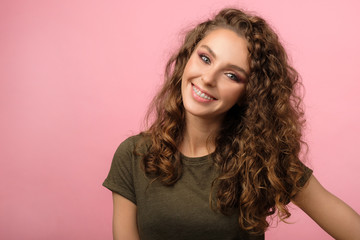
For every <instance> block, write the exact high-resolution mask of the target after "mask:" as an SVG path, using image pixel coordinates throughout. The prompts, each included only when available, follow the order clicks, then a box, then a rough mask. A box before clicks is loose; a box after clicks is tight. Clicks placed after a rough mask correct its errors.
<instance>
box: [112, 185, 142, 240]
mask: <svg viewBox="0 0 360 240" xmlns="http://www.w3.org/2000/svg"><path fill="white" fill-rule="evenodd" d="M112 196H113V205H114V207H113V208H114V213H113V239H114V240H140V237H139V233H138V230H137V224H136V205H135V204H134V203H133V202H131V201H129V200H128V199H126V198H124V197H122V196H121V195H119V194H117V193H114V192H113V194H112Z"/></svg>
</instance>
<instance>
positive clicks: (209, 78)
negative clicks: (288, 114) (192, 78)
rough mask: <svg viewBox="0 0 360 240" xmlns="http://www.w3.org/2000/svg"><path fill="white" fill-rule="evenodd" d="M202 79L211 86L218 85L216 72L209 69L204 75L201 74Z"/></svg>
mask: <svg viewBox="0 0 360 240" xmlns="http://www.w3.org/2000/svg"><path fill="white" fill-rule="evenodd" d="M201 80H202V81H203V82H204V84H206V85H209V86H215V85H216V72H215V71H212V70H209V71H207V72H205V73H204V74H203V75H202V76H201Z"/></svg>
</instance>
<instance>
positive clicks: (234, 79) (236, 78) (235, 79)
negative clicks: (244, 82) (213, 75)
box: [225, 73, 240, 82]
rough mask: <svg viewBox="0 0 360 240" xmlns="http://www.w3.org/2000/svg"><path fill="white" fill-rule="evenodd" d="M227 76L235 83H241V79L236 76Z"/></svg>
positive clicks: (230, 74) (229, 74)
mask: <svg viewBox="0 0 360 240" xmlns="http://www.w3.org/2000/svg"><path fill="white" fill-rule="evenodd" d="M225 75H226V76H227V77H228V78H230V79H231V80H233V81H236V82H240V79H239V78H238V77H237V76H236V75H235V74H232V73H226V74H225Z"/></svg>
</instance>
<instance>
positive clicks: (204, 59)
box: [200, 54, 211, 64]
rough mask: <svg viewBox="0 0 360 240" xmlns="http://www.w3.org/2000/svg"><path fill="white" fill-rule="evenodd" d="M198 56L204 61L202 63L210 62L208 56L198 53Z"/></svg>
mask: <svg viewBox="0 0 360 240" xmlns="http://www.w3.org/2000/svg"><path fill="white" fill-rule="evenodd" d="M200 58H201V60H202V61H203V62H204V63H206V64H210V63H211V61H210V58H208V57H207V56H205V55H202V54H201V55H200Z"/></svg>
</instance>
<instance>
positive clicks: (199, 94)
mask: <svg viewBox="0 0 360 240" xmlns="http://www.w3.org/2000/svg"><path fill="white" fill-rule="evenodd" d="M192 87H193V89H194V92H195V93H196V95H198V96H199V97H201V98H204V99H207V100H213V99H214V98H212V97H210V96H208V95H206V94H205V93H203V92H201V91H200V90H199V89H197V88H196V87H195V86H192Z"/></svg>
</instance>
